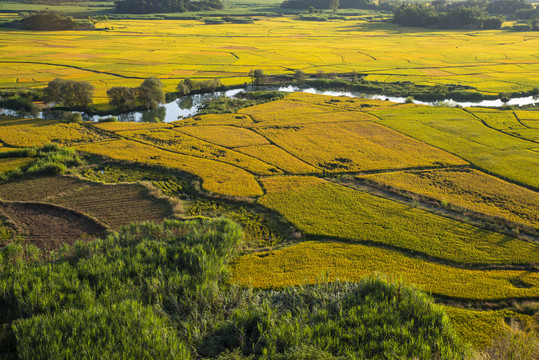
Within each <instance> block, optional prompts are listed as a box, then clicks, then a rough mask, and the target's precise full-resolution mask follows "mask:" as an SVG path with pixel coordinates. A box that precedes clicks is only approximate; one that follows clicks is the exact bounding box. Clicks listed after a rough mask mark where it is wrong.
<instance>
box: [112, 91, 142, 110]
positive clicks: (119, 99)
mask: <svg viewBox="0 0 539 360" xmlns="http://www.w3.org/2000/svg"><path fill="white" fill-rule="evenodd" d="M107 96H108V98H109V104H111V105H113V106H116V107H117V108H118V109H119V110H120V111H128V110H132V109H134V107H135V100H136V96H135V89H133V88H128V87H125V86H117V87H113V88H110V89H109V90H107Z"/></svg>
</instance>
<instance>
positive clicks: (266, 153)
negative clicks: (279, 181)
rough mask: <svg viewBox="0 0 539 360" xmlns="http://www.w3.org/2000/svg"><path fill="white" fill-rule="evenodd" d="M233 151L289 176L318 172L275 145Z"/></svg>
mask: <svg viewBox="0 0 539 360" xmlns="http://www.w3.org/2000/svg"><path fill="white" fill-rule="evenodd" d="M234 150H236V151H238V152H241V153H243V154H247V155H250V156H252V157H254V158H257V159H260V160H262V161H264V162H266V163H268V164H271V165H273V166H275V167H277V168H278V169H280V170H283V171H284V172H286V173H289V174H314V173H319V172H320V169H319V168H316V167H314V166H311V165H309V164H307V163H306V162H304V161H301V160H300V159H298V158H297V157H295V156H293V155H291V154H289V153H288V152H286V151H285V150H283V149H281V148H280V147H278V146H275V145H256V146H244V147H240V148H235V149H234Z"/></svg>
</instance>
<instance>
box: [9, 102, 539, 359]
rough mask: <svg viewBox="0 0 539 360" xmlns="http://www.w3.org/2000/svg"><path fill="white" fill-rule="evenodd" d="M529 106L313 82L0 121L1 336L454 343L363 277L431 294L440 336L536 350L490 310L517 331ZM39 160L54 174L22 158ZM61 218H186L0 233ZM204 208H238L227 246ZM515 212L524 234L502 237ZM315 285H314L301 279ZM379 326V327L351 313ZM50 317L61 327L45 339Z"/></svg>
mask: <svg viewBox="0 0 539 360" xmlns="http://www.w3.org/2000/svg"><path fill="white" fill-rule="evenodd" d="M277 98H278V97H277ZM537 119H538V118H537V116H536V114H535V112H533V111H521V110H518V111H514V112H513V111H501V110H486V109H453V108H448V107H426V106H418V105H415V104H395V103H391V102H388V101H381V100H366V99H357V98H356V99H352V98H345V97H327V96H321V95H315V94H290V95H287V96H286V97H285V98H283V99H279V100H275V101H272V102H265V103H260V104H258V105H255V106H251V107H245V108H242V109H241V110H238V112H237V113H229V114H207V115H199V116H195V117H193V118H190V119H186V120H178V121H175V122H173V123H168V124H166V123H121V122H102V123H89V122H82V121H73V120H72V119H71V121H69V119H65V120H42V119H16V118H14V117H8V116H3V117H0V129H1V132H0V141H1V144H2V146H1V147H0V149H2V151H0V157H1V159H0V168H1V171H2V173H1V174H2V176H3V178H2V179H3V180H2V181H3V183H1V184H0V198H2V200H1V204H2V205H1V208H0V237H1V240H2V244H7V246H4V247H3V248H2V249H1V250H0V251H1V252H2V254H3V255H2V256H3V259H4V260H5V261H3V262H2V264H3V265H2V266H3V268H2V271H1V272H0V278H1V279H3V280H2V281H4V285H2V286H0V289H3V290H1V291H4V293H3V295H2V294H0V295H1V296H0V303H1V304H0V305H4V304H5V305H6V306H2V309H6V312H5V313H0V319H1V323H2V324H4V325H2V326H1V327H0V329H2V335H1V336H0V343H1V344H4V345H2V346H0V349H7V350H2V351H4V352H6V353H7V352H11V354H12V355H14V354H15V352H17V354H18V355H19V356H21V357H23V358H25V357H26V358H33V357H38V356H39V355H38V353H39V354H46V355H43V356H44V357H45V358H47V357H54V356H56V355H58V354H67V353H65V351H73V354H78V352H83V351H86V345H85V344H87V343H88V342H91V343H92V344H93V345H92V348H95V349H97V350H95V351H100V352H101V353H106V354H110V356H111V357H114V356H115V355H114V354H116V351H122V352H125V353H129V351H137V352H140V351H143V350H142V348H141V346H142V345H141V343H140V341H147V342H150V343H152V346H150V347H145V349H144V351H147V352H146V354H148V357H152V356H154V357H155V356H158V357H164V358H167V357H170V358H173V357H179V358H187V357H188V356H193V357H202V358H220V359H233V358H240V359H241V358H246V359H249V358H251V359H258V358H272V359H281V358H282V359H302V358H320V359H341V358H354V356H355V357H357V358H377V357H378V358H391V357H395V356H397V357H398V356H401V357H409V356H415V357H418V358H425V359H430V358H432V356H438V355H437V354H439V356H440V357H441V358H444V357H447V358H455V357H456V358H460V357H462V356H463V354H464V352H465V347H464V346H461V345H459V344H460V343H459V341H458V340H456V338H455V337H454V335H450V332H451V330H450V326H449V325H448V324H446V323H445V322H446V320H440V319H441V318H440V317H437V316H438V315H436V316H434V317H432V316H431V315H432V313H431V312H430V310H429V309H433V308H435V307H431V305H425V304H424V303H423V302H422V301H423V300H420V299H422V298H423V295H418V294H417V293H416V292H415V291H412V290H402V289H404V288H405V287H403V286H402V285H398V284H396V285H395V284H392V283H389V284H388V283H387V282H385V281H382V280H380V279H376V278H374V279H373V278H369V279H368V280H362V279H363V277H364V276H370V275H372V274H374V273H376V272H378V271H382V272H384V273H386V274H388V275H389V276H390V277H392V278H400V277H401V276H402V277H404V278H405V279H406V281H409V282H411V283H415V284H418V286H420V287H421V288H422V289H423V290H426V291H428V292H430V293H431V294H432V295H433V296H435V298H436V299H437V301H443V302H446V303H447V305H448V306H447V307H446V308H447V309H448V310H447V312H448V313H449V314H451V315H452V317H451V319H452V322H453V323H454V324H455V326H456V328H457V330H458V331H457V333H458V336H460V338H461V339H464V340H466V341H471V342H472V343H473V346H475V347H476V348H477V349H484V348H486V347H488V346H489V343H490V341H492V340H493V339H494V338H495V337H497V336H498V331H514V332H511V334H517V335H518V336H521V335H522V337H519V339H520V338H522V339H528V342H530V341H532V343H533V341H535V340H529V339H532V338H533V334H534V332H533V331H531V330H530V331H527V330H526V331H524V330H522V331H521V330H518V329H517V328H516V327H515V329H514V330H509V326H508V325H507V323H506V322H504V318H514V319H516V320H515V321H518V322H519V324H521V325H522V326H524V325H526V324H528V323H529V324H530V326H531V325H533V324H534V320H532V318H531V316H532V315H534V313H536V311H537V307H536V303H534V301H536V299H537V298H538V297H539V287H538V284H539V282H538V281H539V280H538V278H537V269H536V266H537V265H536V264H537V261H538V260H539V255H538V251H539V247H538V245H537V242H536V237H535V235H534V234H536V229H537V226H536V224H537V219H536V216H535V214H536V213H537V204H536V201H534V199H535V197H536V184H535V180H536V177H535V176H534V172H533V170H534V168H535V163H536V159H535V157H534V152H535V150H536V146H535V141H536V140H535V139H536V138H537V126H536V124H535V123H536V122H537ZM433 129H435V130H433ZM49 142H52V143H54V144H55V145H44V147H43V148H32V149H22V148H20V147H23V146H28V145H29V144H40V145H41V144H47V143H49ZM60 145H70V146H74V147H75V148H76V149H77V150H72V149H65V148H61V147H60ZM17 147H19V148H17ZM40 159H42V160H40ZM38 161H41V162H40V164H42V165H40V167H39V168H40V169H41V168H47V167H52V168H53V169H56V168H57V167H58V169H59V170H60V171H58V172H66V173H69V175H70V176H71V177H66V176H62V177H58V176H47V177H44V176H43V172H40V171H37V172H32V171H30V172H29V171H27V170H28V169H30V168H32V166H33V164H36V163H37V162H38ZM49 163H50V164H55V165H54V166H52V165H50V164H49ZM45 164H49V165H46V166H45ZM486 170H488V171H489V172H490V175H487V174H486V173H485V171H486ZM509 170H510V171H509ZM45 173H46V174H49V173H47V172H45ZM56 173H57V172H54V174H56ZM49 175H50V174H49ZM74 176H80V177H84V178H85V179H89V180H91V181H92V182H88V181H86V180H81V179H80V178H79V179H77V178H75V177H74ZM357 179H363V181H358V180H357ZM365 179H369V181H365ZM133 182H139V184H133ZM103 183H107V184H109V183H113V185H106V184H103ZM128 183H129V184H128ZM419 185H421V186H419ZM399 194H404V195H406V196H404V195H403V196H400V195H399ZM486 200H488V204H484V203H485V202H487V201H486ZM26 202H28V203H26ZM29 203H31V204H37V203H45V204H41V205H35V206H34V205H32V206H33V207H32V208H30V209H29V208H28V207H29V206H30V205H28V204H29ZM21 204H23V205H21ZM52 207H54V209H55V210H54V211H52V210H51V209H52ZM46 209H48V210H47V211H48V212H49V213H47V214H45V213H46V211H45V210H46ZM467 211H474V212H476V213H478V214H480V215H481V216H482V218H480V220H479V221H477V220H476V219H475V218H474V219H473V221H472V220H470V219H469V218H468V217H467V214H468V213H467ZM75 212H77V213H78V214H79V215H78V216H79V217H78V219H83V220H80V221H81V222H80V224H82V223H83V222H85V223H89V222H90V223H92V224H93V226H94V227H95V228H96V229H97V228H99V229H101V230H103V229H108V231H109V232H110V231H111V230H113V229H115V230H117V229H118V228H119V226H121V225H124V224H127V223H128V222H130V219H136V220H147V219H151V220H155V221H161V220H162V219H163V218H167V217H168V218H170V217H179V218H182V219H193V218H197V219H199V220H197V222H193V223H189V222H176V221H166V222H165V223H164V225H152V224H145V225H137V226H132V227H129V228H125V229H123V230H120V232H119V234H112V235H110V236H109V237H108V238H106V239H105V240H97V241H96V242H89V240H90V239H89V236H88V234H90V233H91V234H94V233H93V232H89V231H88V232H87V233H86V234H87V235H85V236H84V237H82V240H83V241H85V243H77V244H74V245H63V246H62V244H61V243H58V244H56V243H55V244H52V245H53V246H50V247H46V246H42V243H43V242H40V241H41V240H39V239H42V237H41V236H42V235H43V230H42V229H44V228H45V226H41V230H39V229H37V230H36V226H33V227H32V226H28V227H27V228H26V229H25V231H26V232H25V231H22V230H24V229H22V226H18V224H19V225H20V224H23V221H22V219H41V220H40V221H41V222H42V223H45V224H49V223H50V224H57V225H58V224H64V223H66V222H65V220H66V218H68V217H67V216H68V215H69V216H74V215H73V214H74V213H75ZM14 214H15V215H14ZM23 215H24V216H23ZM204 217H226V218H228V219H232V220H234V221H237V222H238V223H239V224H240V225H241V227H242V228H243V229H244V233H245V240H243V241H240V240H239V239H240V237H239V227H238V226H237V225H233V224H231V223H229V222H228V221H226V220H223V219H221V220H219V221H217V222H211V221H208V220H200V219H202V218H204ZM15 218H16V219H18V220H20V221H19V223H17V221H12V220H13V219H15ZM481 219H487V220H489V221H490V222H488V224H491V223H496V222H499V223H501V224H502V225H501V226H502V227H503V228H502V227H489V226H486V225H485V224H486V223H483V222H481V221H482V220H481ZM35 222H37V221H34V223H35ZM77 224H79V223H77ZM219 224H221V225H219ZM23 225H24V224H23ZM59 226H60V225H59ZM77 226H79V225H77ZM77 226H72V227H77ZM523 226H526V229H531V230H530V231H526V232H524V231H522V233H519V231H520V230H523V229H524V228H523ZM65 229H69V231H72V234H76V231H75V230H77V229H71V228H69V227H68V226H67V225H66V226H65ZM80 229H83V226H82V225H80V226H79V230H80ZM493 230H495V231H493ZM502 230H503V232H504V233H503V234H502V233H499V232H496V231H502ZM79 232H80V231H79ZM70 234H71V233H70ZM193 234H194V235H193ZM223 234H224V235H223ZM226 234H229V235H230V236H231V238H230V239H229V240H230V243H229V240H226V239H225V240H223V237H227V236H228V235H226ZM77 236H78V235H77ZM92 236H96V235H92ZM232 238H234V239H235V240H234V239H232ZM76 239H78V238H77V237H76V236H75V235H73V236H71V239H70V240H66V241H65V242H66V243H67V244H73V243H74V242H75V240H76ZM214 241H217V242H220V243H219V245H217V247H216V248H215V249H214V246H216V245H214V243H213V242H214ZM62 242H63V241H62ZM221 242H222V244H221ZM36 247H40V248H42V249H45V248H47V249H50V248H53V249H54V251H53V252H48V251H40V250H37V249H36ZM49 260H52V262H47V261H49ZM230 262H232V268H231V269H230V270H231V271H230V272H229V269H228V265H227V264H229V263H230ZM45 272H47V277H39V276H40V274H44V273H45ZM324 273H325V275H324ZM49 275H50V276H49ZM229 275H230V276H229ZM206 276H207V277H206ZM324 276H325V277H324ZM321 277H322V278H325V279H326V280H328V281H329V282H328V283H325V284H318V285H317V282H318V279H320V278H321ZM336 280H340V281H355V282H359V284H348V283H339V282H337V283H335V281H336ZM305 283H308V284H310V285H303V286H301V287H299V288H297V287H294V288H285V287H286V286H289V285H294V286H298V285H302V284H305ZM369 284H370V285H369ZM373 284H374V285H373ZM238 286H239V287H238ZM250 286H253V287H254V289H250ZM399 288H400V289H401V290H398V289H399ZM261 289H263V290H261ZM362 289H363V290H362ZM366 289H369V290H368V292H370V293H371V296H370V297H369V296H366V295H365V294H366V292H367V290H366ZM376 289H383V291H382V290H380V292H383V294H381V293H379V292H378V291H379V290H376ZM408 291H411V292H410V293H409V294H410V297H409V298H410V299H415V300H414V301H416V300H417V301H420V302H419V303H417V302H414V301H411V303H412V304H416V305H417V304H420V305H418V306H419V307H420V308H421V309H423V310H421V311H427V313H424V312H420V313H417V314H424V315H425V316H426V318H428V319H430V320H428V321H430V322H432V321H434V322H435V323H437V324H442V327H441V328H436V329H433V328H428V327H427V328H425V327H417V326H412V325H411V320H410V322H408V320H405V319H408V318H407V317H402V316H401V315H398V314H396V313H394V312H393V311H396V310H397V311H400V310H399V309H403V308H401V307H400V305H397V304H400V303H401V301H404V303H407V301H408V300H406V299H407V297H406V296H408V295H406V296H404V295H403V294H405V293H407V292H408ZM47 294H52V295H50V296H49V295H47ZM350 294H352V295H350ZM372 294H378V295H380V296H378V295H372ZM394 297H395V299H396V300H395V299H393V298H394ZM57 299H61V300H60V301H58V300H57ZM418 299H419V300H418ZM379 301H381V303H384V304H394V306H393V305H391V309H392V310H388V308H387V306H386V305H377V304H379ZM421 304H423V305H421ZM410 306H411V309H412V310H410V307H408V308H406V309H408V310H406V311H408V313H412V314H416V310H417V311H419V310H418V309H419V308H416V307H415V305H410ZM454 306H458V307H454ZM467 307H476V308H477V309H483V310H484V309H491V308H495V309H499V310H497V311H496V312H491V311H477V310H470V309H466V308H467ZM323 309H325V310H324V311H323ZM372 309H378V310H376V314H373V312H374V310H372ZM334 310H335V311H334ZM437 311H438V310H435V311H434V312H435V313H436V312H437ZM129 313H134V314H137V316H139V317H140V319H141V322H140V323H134V322H133V321H132V318H131V317H130V315H128V314H129ZM399 314H400V313H399ZM429 314H430V315H429ZM414 316H415V315H414ZM421 316H423V315H421ZM440 316H441V317H442V318H443V315H440ZM381 318H383V319H386V320H387V321H388V323H387V324H390V325H387V326H386V328H385V330H384V329H383V326H382V327H381V328H378V327H376V326H370V325H369V326H368V327H367V326H366V325H364V326H365V327H364V328H362V327H361V326H360V325H358V324H360V321H367V320H368V321H371V320H372V321H375V322H382V323H384V321H385V320H381ZM360 319H363V320H360ZM366 319H367V320H366ZM356 320H357V321H356ZM418 321H419V322H421V321H423V320H421V319H417V318H413V323H414V324H417V322H418ZM476 322H478V323H479V324H481V326H479V327H477V330H470V329H475V328H474V325H475V323H476ZM368 324H370V322H368ZM443 324H446V325H443ZM519 326H520V325H519ZM57 328H61V329H65V331H62V335H61V336H57V337H55V339H54V341H49V342H48V344H49V345H47V344H46V342H45V341H42V339H45V338H47V336H49V335H48V334H50V333H51V332H52V329H57ZM103 328H105V329H110V331H111V332H118V333H119V334H120V335H119V336H121V334H125V331H129V332H130V333H136V334H139V333H140V334H141V335H140V336H134V337H133V338H130V339H125V340H122V342H121V344H120V343H119V344H120V345H118V346H117V347H116V348H114V347H113V344H114V343H113V342H108V341H107V339H106V338H98V339H96V337H95V335H94V334H95V332H97V331H98V330H97V329H103ZM485 328H489V329H490V328H492V329H493V330H492V331H490V330H489V331H486V330H484V329H485ZM396 329H398V330H396ZM494 329H495V330H494ZM418 331H419V332H418ZM426 331H428V334H432V333H431V332H430V331H434V332H435V333H434V335H433V336H435V338H436V339H438V340H436V345H433V344H434V343H433V342H431V340H428V339H431V335H428V334H427V333H426ZM519 331H520V332H519ZM122 332H124V333H122ZM440 332H441V333H440ZM446 332H447V333H446ZM366 333H369V334H371V335H373V334H374V335H375V336H376V337H375V338H369V339H367V337H366V335H365V334H366ZM390 333H391V335H388V334H390ZM69 334H80V337H82V338H83V339H84V341H78V340H79V338H75V335H69ZM527 334H528V335H529V337H526V336H528V335H527ZM517 335H515V336H517ZM351 337H354V338H360V339H363V340H364V341H362V342H361V343H362V344H363V345H361V346H359V345H357V344H356V343H355V342H354V343H352V342H349V341H348V339H350V338H351ZM427 338H428V339H427ZM110 339H112V340H111V341H116V340H114V337H113V336H111V337H110ZM380 339H387V341H385V342H384V341H383V340H380ZM416 339H422V340H416ZM440 339H445V340H440ZM371 340H372V341H371ZM118 341H119V340H118ZM433 341H434V340H433ZM504 341H505V340H504ZM519 341H520V340H519ZM403 343H406V344H408V345H406V346H404V345H402V346H401V344H403ZM66 349H71V350H66ZM489 351H490V350H489ZM492 351H494V350H492ZM496 351H497V350H496ZM189 354H190V355H189ZM406 354H408V355H406ZM409 354H411V355H409ZM433 354H434V355H433ZM58 356H60V355H58ZM66 356H67V355H66ZM531 358H533V357H531Z"/></svg>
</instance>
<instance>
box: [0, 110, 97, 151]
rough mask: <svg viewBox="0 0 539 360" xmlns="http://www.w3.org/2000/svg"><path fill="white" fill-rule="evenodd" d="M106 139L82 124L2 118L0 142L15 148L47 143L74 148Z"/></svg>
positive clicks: (0, 118)
mask: <svg viewBox="0 0 539 360" xmlns="http://www.w3.org/2000/svg"><path fill="white" fill-rule="evenodd" d="M106 139H107V137H106V136H104V135H102V134H98V133H97V132H95V131H93V130H92V129H91V128H89V127H86V126H84V125H82V124H80V123H64V122H61V121H57V120H42V119H13V118H9V117H4V116H0V141H2V142H4V143H6V144H8V145H11V146H15V147H33V146H42V145H44V144H47V143H58V144H61V145H66V146H72V145H75V144H82V143H92V142H99V141H103V140H106Z"/></svg>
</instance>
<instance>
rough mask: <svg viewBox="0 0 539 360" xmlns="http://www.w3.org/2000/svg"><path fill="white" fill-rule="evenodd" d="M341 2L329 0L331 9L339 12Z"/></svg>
mask: <svg viewBox="0 0 539 360" xmlns="http://www.w3.org/2000/svg"><path fill="white" fill-rule="evenodd" d="M339 5H340V0H329V8H330V9H331V10H333V12H336V11H337V10H339Z"/></svg>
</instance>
